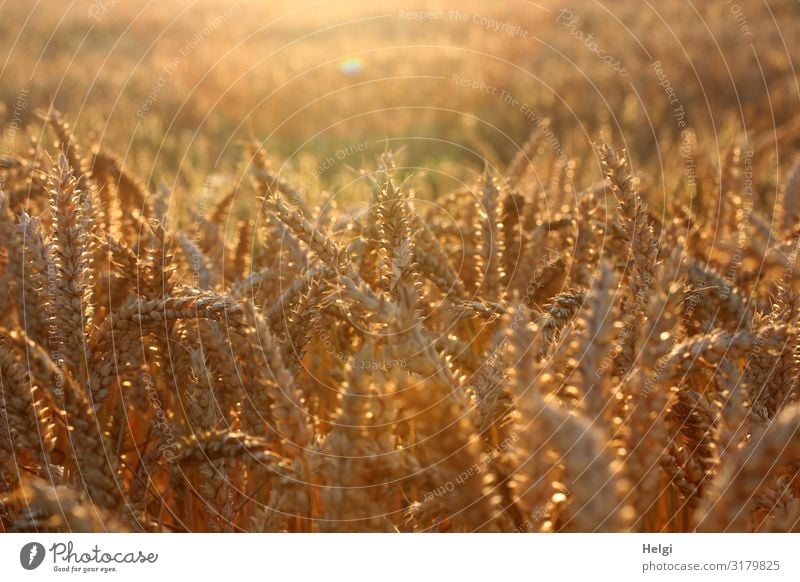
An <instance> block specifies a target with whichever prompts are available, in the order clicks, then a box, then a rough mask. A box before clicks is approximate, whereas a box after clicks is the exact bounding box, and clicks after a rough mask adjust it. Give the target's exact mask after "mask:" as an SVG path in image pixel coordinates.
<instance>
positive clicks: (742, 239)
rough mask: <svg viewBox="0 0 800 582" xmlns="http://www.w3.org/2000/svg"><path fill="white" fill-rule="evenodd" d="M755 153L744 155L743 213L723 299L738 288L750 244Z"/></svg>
mask: <svg viewBox="0 0 800 582" xmlns="http://www.w3.org/2000/svg"><path fill="white" fill-rule="evenodd" d="M753 155H754V154H753V151H752V150H747V151H745V152H743V153H742V158H743V159H742V165H743V169H742V179H743V191H742V194H743V198H742V212H741V215H740V216H737V217H736V218H737V222H738V228H737V229H736V249H735V250H734V252H733V256H732V257H731V261H730V264H729V265H728V270H727V271H726V273H725V287H724V288H723V289H722V290H721V295H722V297H723V298H727V297H728V295H730V292H731V289H733V288H734V287H736V273H737V271H738V270H739V267H740V266H741V264H742V258H743V254H744V251H745V246H747V245H748V244H749V242H750V241H749V240H748V237H749V236H750V230H751V226H750V221H751V218H750V215H751V214H752V213H753Z"/></svg>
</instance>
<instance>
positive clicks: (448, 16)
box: [397, 10, 530, 38]
mask: <svg viewBox="0 0 800 582" xmlns="http://www.w3.org/2000/svg"><path fill="white" fill-rule="evenodd" d="M397 17H398V18H399V19H400V20H413V21H415V22H422V21H442V22H462V23H466V24H476V25H478V26H480V27H481V28H484V29H486V30H488V31H490V32H500V33H502V34H505V35H506V36H509V37H512V38H528V37H529V36H530V32H528V31H527V30H525V29H524V28H522V27H521V26H520V25H518V24H514V23H511V22H506V21H503V20H497V19H496V18H491V17H489V16H484V15H483V14H479V13H471V12H463V11H461V10H400V11H399V12H398V13H397Z"/></svg>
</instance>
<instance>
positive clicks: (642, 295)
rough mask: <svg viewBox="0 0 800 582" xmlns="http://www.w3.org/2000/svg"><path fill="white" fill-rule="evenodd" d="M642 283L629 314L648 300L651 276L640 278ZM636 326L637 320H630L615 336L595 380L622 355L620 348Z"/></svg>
mask: <svg viewBox="0 0 800 582" xmlns="http://www.w3.org/2000/svg"><path fill="white" fill-rule="evenodd" d="M642 283H643V285H642V289H641V291H639V292H638V293H637V294H636V297H634V301H633V306H632V307H631V308H630V311H629V313H639V312H640V311H641V310H642V309H643V308H644V305H645V304H646V303H647V300H648V299H649V295H650V288H651V286H652V283H653V277H652V275H650V274H648V273H645V274H644V275H643V276H642ZM638 324H639V320H638V319H630V320H629V321H628V323H627V324H625V326H624V327H623V328H622V330H621V331H620V332H619V335H618V336H617V341H616V342H615V343H614V347H613V348H611V350H609V352H608V354H606V357H604V358H603V359H602V361H601V362H600V365H599V366H598V367H597V370H595V372H594V375H595V376H596V377H597V378H602V377H603V376H605V375H606V373H607V372H608V370H609V369H610V368H611V366H613V365H614V362H615V361H616V359H617V358H618V357H619V356H620V355H621V354H622V352H621V350H622V347H623V346H624V345H625V344H626V343H627V341H628V337H630V335H631V334H632V333H633V330H634V328H635V326H636V325H638Z"/></svg>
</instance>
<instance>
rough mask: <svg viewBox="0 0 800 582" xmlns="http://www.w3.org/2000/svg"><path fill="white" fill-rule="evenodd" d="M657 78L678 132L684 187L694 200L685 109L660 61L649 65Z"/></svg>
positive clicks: (691, 151) (693, 167) (691, 138)
mask: <svg viewBox="0 0 800 582" xmlns="http://www.w3.org/2000/svg"><path fill="white" fill-rule="evenodd" d="M650 66H651V68H652V69H653V71H654V72H655V74H656V77H657V78H658V85H659V86H660V87H661V88H663V89H664V93H665V94H666V96H667V101H668V102H669V105H670V107H671V108H672V117H673V119H674V120H675V125H676V127H677V128H678V129H679V130H680V136H681V143H680V145H679V146H678V153H679V154H680V156H681V158H682V159H683V173H684V175H685V176H686V187H687V189H688V190H689V197H690V198H694V196H695V194H696V193H697V166H696V164H695V161H694V141H695V136H694V132H693V131H692V130H691V129H690V128H689V126H688V124H687V121H686V109H684V107H683V104H682V103H681V100H680V99H679V98H678V93H677V92H676V91H675V89H674V88H673V86H672V83H671V82H670V80H669V77H668V76H667V73H666V72H665V71H664V67H663V66H662V65H661V61H655V62H654V63H653V64H652V65H650Z"/></svg>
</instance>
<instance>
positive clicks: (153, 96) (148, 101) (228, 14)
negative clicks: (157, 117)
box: [136, 0, 250, 119]
mask: <svg viewBox="0 0 800 582" xmlns="http://www.w3.org/2000/svg"><path fill="white" fill-rule="evenodd" d="M249 1H250V0H241V1H240V2H237V3H236V4H234V5H233V6H230V7H229V8H227V9H226V10H225V12H223V13H222V14H220V15H219V16H217V17H216V18H214V19H213V20H212V21H211V22H209V23H208V24H206V25H205V26H204V27H203V28H201V29H200V30H199V31H197V33H196V34H195V35H194V36H193V37H192V39H191V40H190V41H189V42H187V43H186V44H185V45H183V46H182V47H181V48H180V50H179V51H178V56H176V57H174V58H173V59H172V60H170V61H169V62H168V63H167V64H166V65H164V66H163V67H162V69H161V74H159V76H158V78H157V79H156V82H155V83H154V84H153V86H152V88H151V89H150V92H149V93H148V94H147V97H146V98H145V100H144V103H142V106H141V107H139V109H137V110H136V117H138V118H139V119H144V116H145V115H147V112H148V111H150V108H151V107H152V106H153V105H154V104H155V103H156V101H158V96H159V94H160V93H161V90H162V89H163V88H164V87H166V85H167V83H168V82H169V79H170V77H171V76H172V74H173V73H174V72H175V71H176V70H177V69H178V66H179V65H180V64H181V63H182V62H183V60H184V59H185V58H186V57H188V56H189V55H190V54H191V52H192V51H193V50H194V49H196V48H197V47H198V46H200V44H201V43H202V42H203V41H204V40H205V39H206V38H208V37H209V36H210V35H211V33H212V32H214V31H215V30H217V29H218V28H219V27H220V26H222V25H223V24H225V22H226V21H228V20H230V19H231V18H232V17H233V16H234V15H235V14H236V13H237V12H239V11H240V10H241V9H242V4H246V3H247V2H249Z"/></svg>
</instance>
